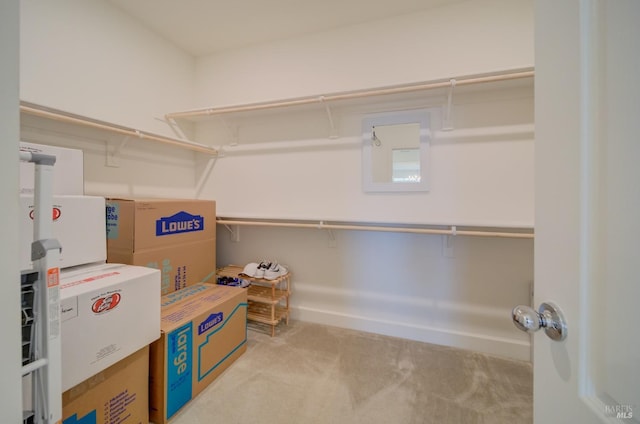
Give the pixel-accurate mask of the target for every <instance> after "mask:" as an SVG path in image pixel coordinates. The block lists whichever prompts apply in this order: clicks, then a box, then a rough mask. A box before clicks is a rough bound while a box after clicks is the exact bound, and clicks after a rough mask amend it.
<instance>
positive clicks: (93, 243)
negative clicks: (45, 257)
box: [20, 195, 107, 271]
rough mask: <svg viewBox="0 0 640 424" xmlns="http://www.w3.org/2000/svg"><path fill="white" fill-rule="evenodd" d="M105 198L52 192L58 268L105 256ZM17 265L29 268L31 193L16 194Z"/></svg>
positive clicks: (99, 260)
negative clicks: (57, 246)
mask: <svg viewBox="0 0 640 424" xmlns="http://www.w3.org/2000/svg"><path fill="white" fill-rule="evenodd" d="M104 205H105V200H104V198H103V197H95V196H62V195H56V196H53V211H52V213H53V224H52V231H53V237H54V238H56V239H57V240H58V241H59V242H60V245H61V246H62V252H60V262H59V266H60V268H67V267H72V266H76V265H84V264H88V263H95V262H103V263H104V262H105V261H106V260H107V240H106V233H105V214H104V207H105V206H104ZM20 206H21V211H20V269H21V270H23V271H27V270H30V269H33V263H32V261H31V243H32V242H33V213H34V210H33V209H34V208H33V196H29V195H20Z"/></svg>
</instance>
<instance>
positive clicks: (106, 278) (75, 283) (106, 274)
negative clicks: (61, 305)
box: [60, 264, 160, 299]
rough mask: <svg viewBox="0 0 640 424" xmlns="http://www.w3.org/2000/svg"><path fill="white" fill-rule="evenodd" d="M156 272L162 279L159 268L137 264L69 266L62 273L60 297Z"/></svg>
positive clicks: (63, 297)
mask: <svg viewBox="0 0 640 424" xmlns="http://www.w3.org/2000/svg"><path fill="white" fill-rule="evenodd" d="M154 273H155V274H158V280H160V271H159V270H157V269H153V268H147V267H142V266H135V265H122V264H101V265H96V266H89V267H78V268H76V269H74V268H67V269H65V270H62V272H61V274H60V289H61V291H60V298H61V299H68V298H70V297H74V296H80V295H82V294H84V293H88V292H93V291H98V290H102V289H105V288H108V287H110V286H113V285H116V284H120V283H124V282H127V281H131V280H133V279H136V278H140V277H145V276H148V275H150V274H154Z"/></svg>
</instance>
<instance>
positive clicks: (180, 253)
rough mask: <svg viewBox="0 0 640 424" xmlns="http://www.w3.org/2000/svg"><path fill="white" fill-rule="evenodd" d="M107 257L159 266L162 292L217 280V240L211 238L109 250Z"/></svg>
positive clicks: (115, 260)
mask: <svg viewBox="0 0 640 424" xmlns="http://www.w3.org/2000/svg"><path fill="white" fill-rule="evenodd" d="M107 261H108V262H115V263H125V264H132V265H140V266H147V267H150V268H155V269H159V270H160V272H161V278H160V281H161V288H160V292H161V293H162V294H163V295H165V294H168V293H171V292H173V291H176V290H180V289H183V288H185V287H187V285H192V284H195V283H199V282H204V283H206V282H211V283H213V282H215V263H216V241H215V239H208V240H202V241H196V242H193V243H184V244H178V245H175V246H170V247H166V248H161V249H150V250H142V251H140V252H136V253H121V252H118V251H113V250H109V252H108V254H107Z"/></svg>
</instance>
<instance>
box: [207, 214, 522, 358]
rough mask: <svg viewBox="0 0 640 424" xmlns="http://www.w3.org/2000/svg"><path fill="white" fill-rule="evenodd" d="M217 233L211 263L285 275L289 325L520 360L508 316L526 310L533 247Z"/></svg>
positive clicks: (403, 237)
mask: <svg viewBox="0 0 640 424" xmlns="http://www.w3.org/2000/svg"><path fill="white" fill-rule="evenodd" d="M333 236H334V238H335V246H334V247H332V246H333V243H332V242H330V236H329V234H327V233H326V231H324V230H322V231H321V230H310V229H290V228H284V229H275V228H263V227H260V228H257V227H244V226H243V227H240V241H239V242H233V241H231V239H230V236H229V233H228V232H227V230H226V228H224V227H223V226H218V238H217V243H218V256H217V261H218V264H219V265H221V266H222V265H226V264H240V265H244V264H246V263H248V262H256V261H259V260H261V259H274V260H278V261H279V262H280V263H282V264H286V265H287V266H289V269H290V270H291V271H292V296H291V299H290V300H291V307H292V310H293V314H292V316H293V318H295V319H301V320H304V321H311V322H319V323H323V324H328V325H335V326H339V327H346V328H353V329H359V330H363V331H369V332H374V333H380V334H387V335H391V336H396V337H404V338H408V339H413V340H421V341H425V342H430V343H436V344H443V345H448V346H457V347H460V348H464V349H471V350H476V351H480V352H486V353H490V354H495V355H500V356H505V357H511V358H517V359H523V360H528V359H529V336H528V335H527V334H525V333H522V332H520V331H518V330H517V329H516V328H515V327H514V326H513V324H512V323H511V319H510V311H511V309H512V308H513V306H515V305H516V304H527V305H528V304H529V303H530V300H529V299H530V296H529V290H530V285H531V284H532V282H533V241H532V240H514V239H496V238H470V237H462V236H457V237H455V238H453V239H452V240H450V241H449V245H448V246H450V247H452V248H453V250H452V252H451V254H449V253H446V254H445V251H444V250H443V247H444V246H446V243H447V240H446V237H445V236H433V235H418V234H397V233H396V234H394V233H374V232H366V231H334V234H333Z"/></svg>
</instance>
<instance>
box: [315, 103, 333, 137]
mask: <svg viewBox="0 0 640 424" xmlns="http://www.w3.org/2000/svg"><path fill="white" fill-rule="evenodd" d="M325 100H326V98H325V97H324V96H320V97H318V101H319V102H320V103H322V105H323V106H324V110H325V112H326V113H327V119H328V120H329V138H330V139H332V140H335V139H336V138H338V133H337V131H336V126H335V124H334V122H333V114H332V113H331V107H330V106H329V103H327V102H326V101H325Z"/></svg>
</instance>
